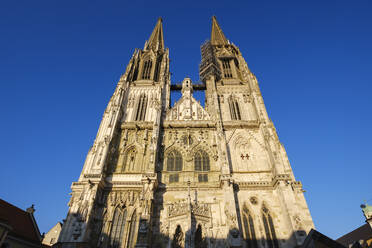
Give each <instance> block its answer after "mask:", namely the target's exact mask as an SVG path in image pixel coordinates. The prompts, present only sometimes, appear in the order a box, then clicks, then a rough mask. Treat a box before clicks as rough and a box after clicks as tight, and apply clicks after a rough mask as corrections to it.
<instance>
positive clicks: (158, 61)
mask: <svg viewBox="0 0 372 248" xmlns="http://www.w3.org/2000/svg"><path fill="white" fill-rule="evenodd" d="M161 60H162V56H160V57H158V59H157V61H156V65H155V72H154V81H155V82H158V81H159V77H160V66H161Z"/></svg>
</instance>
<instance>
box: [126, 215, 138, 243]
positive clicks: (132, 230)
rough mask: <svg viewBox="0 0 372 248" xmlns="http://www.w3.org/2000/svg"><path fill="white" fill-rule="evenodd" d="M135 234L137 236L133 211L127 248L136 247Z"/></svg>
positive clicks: (135, 218) (135, 216) (135, 217)
mask: <svg viewBox="0 0 372 248" xmlns="http://www.w3.org/2000/svg"><path fill="white" fill-rule="evenodd" d="M136 234H137V214H136V211H134V213H133V215H132V219H131V221H130V227H129V234H128V245H127V248H133V247H134V246H135V245H136V240H135V238H136Z"/></svg>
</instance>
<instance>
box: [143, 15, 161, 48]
mask: <svg viewBox="0 0 372 248" xmlns="http://www.w3.org/2000/svg"><path fill="white" fill-rule="evenodd" d="M151 48H152V49H153V50H154V51H158V50H163V49H164V37H163V20H162V19H161V17H159V19H158V22H157V23H156V25H155V28H154V30H153V31H152V34H151V36H150V38H149V40H148V42H147V43H146V44H145V50H148V49H151Z"/></svg>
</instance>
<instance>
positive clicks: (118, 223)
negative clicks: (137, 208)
mask: <svg viewBox="0 0 372 248" xmlns="http://www.w3.org/2000/svg"><path fill="white" fill-rule="evenodd" d="M126 217H127V211H126V209H120V207H117V208H116V209H115V212H114V217H113V219H112V225H111V232H110V246H111V247H113V248H119V247H121V244H122V240H123V234H124V228H125V222H126Z"/></svg>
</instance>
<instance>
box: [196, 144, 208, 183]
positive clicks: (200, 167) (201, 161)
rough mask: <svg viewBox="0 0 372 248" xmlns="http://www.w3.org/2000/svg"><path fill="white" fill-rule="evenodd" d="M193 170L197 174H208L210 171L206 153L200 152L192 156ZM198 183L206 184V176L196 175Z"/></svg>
mask: <svg viewBox="0 0 372 248" xmlns="http://www.w3.org/2000/svg"><path fill="white" fill-rule="evenodd" d="M194 168H195V171H198V172H208V171H209V170H210V165H209V156H208V153H206V152H205V151H203V150H200V151H197V152H196V153H195V154H194ZM198 181H199V182H208V174H207V173H200V174H198Z"/></svg>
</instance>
